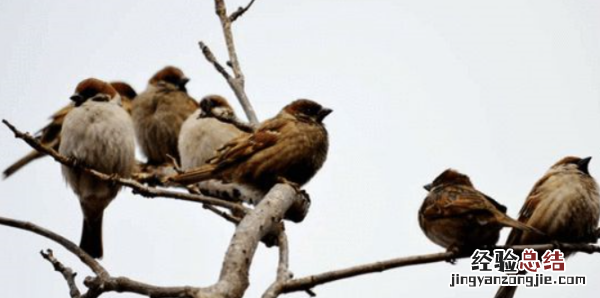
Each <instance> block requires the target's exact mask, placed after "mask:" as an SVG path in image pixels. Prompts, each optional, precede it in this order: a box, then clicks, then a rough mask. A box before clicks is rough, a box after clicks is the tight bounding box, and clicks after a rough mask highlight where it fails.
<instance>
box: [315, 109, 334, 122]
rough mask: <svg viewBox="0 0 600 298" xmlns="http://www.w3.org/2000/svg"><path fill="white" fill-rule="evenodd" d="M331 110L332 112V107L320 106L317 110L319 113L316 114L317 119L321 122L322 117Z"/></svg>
mask: <svg viewBox="0 0 600 298" xmlns="http://www.w3.org/2000/svg"><path fill="white" fill-rule="evenodd" d="M331 112H333V110H332V109H328V108H322V109H321V111H319V114H318V115H317V120H319V122H322V121H323V119H325V117H327V115H329V114H331Z"/></svg>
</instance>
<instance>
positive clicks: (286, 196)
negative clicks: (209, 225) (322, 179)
mask: <svg viewBox="0 0 600 298" xmlns="http://www.w3.org/2000/svg"><path fill="white" fill-rule="evenodd" d="M300 196H301V194H299V193H297V192H296V190H295V189H294V188H293V187H291V186H289V185H287V184H277V185H275V186H274V187H273V188H271V190H270V191H269V193H267V195H266V196H265V197H264V199H263V200H262V201H260V203H259V204H258V205H257V206H256V208H255V209H254V210H251V211H250V212H249V213H248V214H247V215H246V216H245V217H244V218H243V219H242V221H241V222H240V224H239V225H238V226H237V228H236V231H235V234H234V235H233V238H232V239H231V242H230V244H229V248H228V249H227V253H226V254H225V260H224V261H223V268H222V269H221V275H220V278H219V281H218V282H217V284H216V285H215V288H216V289H218V291H220V292H225V293H228V295H230V296H228V297H242V296H243V295H244V292H245V291H246V289H247V288H248V286H249V281H248V280H249V276H248V272H249V269H250V266H251V264H252V259H253V257H254V253H255V252H256V248H257V247H258V243H259V242H260V240H261V239H262V238H263V237H264V236H265V235H267V234H268V233H269V232H271V231H272V230H273V229H274V228H276V227H277V226H278V224H279V223H280V222H281V220H282V219H283V217H284V215H285V213H286V212H287V210H288V209H289V208H290V207H291V206H292V205H293V204H294V201H295V200H296V199H298V197H300Z"/></svg>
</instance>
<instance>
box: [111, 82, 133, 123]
mask: <svg viewBox="0 0 600 298" xmlns="http://www.w3.org/2000/svg"><path fill="white" fill-rule="evenodd" d="M110 85H111V86H113V88H115V90H117V92H118V93H119V95H121V106H122V107H123V109H125V111H127V113H128V114H130V115H131V107H132V105H133V100H134V99H135V98H136V96H137V92H135V90H134V89H133V87H131V85H129V84H127V83H125V82H121V81H115V82H110Z"/></svg>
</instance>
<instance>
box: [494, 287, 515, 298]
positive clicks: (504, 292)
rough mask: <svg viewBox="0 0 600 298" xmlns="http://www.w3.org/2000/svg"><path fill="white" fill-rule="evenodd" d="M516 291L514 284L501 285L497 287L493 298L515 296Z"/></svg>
mask: <svg viewBox="0 0 600 298" xmlns="http://www.w3.org/2000/svg"><path fill="white" fill-rule="evenodd" d="M516 291H517V287H516V286H503V287H500V288H499V289H498V292H496V296H494V298H512V297H514V296H515V292H516Z"/></svg>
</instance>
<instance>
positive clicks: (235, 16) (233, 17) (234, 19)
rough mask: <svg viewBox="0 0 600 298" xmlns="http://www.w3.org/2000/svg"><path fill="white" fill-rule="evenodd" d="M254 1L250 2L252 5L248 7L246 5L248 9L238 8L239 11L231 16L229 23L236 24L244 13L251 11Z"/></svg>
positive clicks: (249, 4)
mask: <svg viewBox="0 0 600 298" xmlns="http://www.w3.org/2000/svg"><path fill="white" fill-rule="evenodd" d="M254 1H255V0H252V1H250V3H248V5H246V7H241V6H240V7H238V9H237V10H236V11H235V12H233V13H232V14H231V15H230V16H229V21H230V22H231V23H233V22H235V21H236V20H237V19H238V18H239V17H241V16H242V15H243V14H244V13H246V11H248V9H250V7H251V6H252V4H254Z"/></svg>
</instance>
